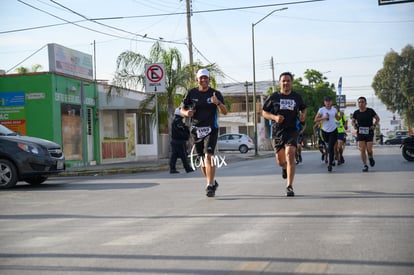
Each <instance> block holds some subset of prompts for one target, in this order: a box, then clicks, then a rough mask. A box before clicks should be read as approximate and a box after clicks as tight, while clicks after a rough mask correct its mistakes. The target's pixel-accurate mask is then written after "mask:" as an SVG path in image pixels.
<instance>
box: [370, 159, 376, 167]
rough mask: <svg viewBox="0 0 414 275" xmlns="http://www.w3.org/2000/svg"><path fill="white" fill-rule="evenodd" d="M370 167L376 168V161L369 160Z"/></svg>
mask: <svg viewBox="0 0 414 275" xmlns="http://www.w3.org/2000/svg"><path fill="white" fill-rule="evenodd" d="M369 165H370V166H371V167H374V166H375V160H374V158H370V159H369Z"/></svg>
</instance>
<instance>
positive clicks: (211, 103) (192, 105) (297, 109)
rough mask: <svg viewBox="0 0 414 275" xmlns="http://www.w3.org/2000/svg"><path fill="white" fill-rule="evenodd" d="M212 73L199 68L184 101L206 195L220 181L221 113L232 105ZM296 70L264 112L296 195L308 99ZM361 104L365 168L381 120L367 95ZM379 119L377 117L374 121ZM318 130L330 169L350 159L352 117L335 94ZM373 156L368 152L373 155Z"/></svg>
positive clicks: (356, 121) (358, 120) (357, 117)
mask: <svg viewBox="0 0 414 275" xmlns="http://www.w3.org/2000/svg"><path fill="white" fill-rule="evenodd" d="M209 81H210V74H209V71H208V70H206V69H200V70H199V71H198V72H197V82H198V87H196V88H193V89H191V90H189V91H188V92H187V94H186V95H185V96H184V98H183V101H182V103H181V105H180V107H179V112H178V115H180V116H182V117H189V118H190V119H191V126H190V132H191V134H192V136H193V141H195V143H194V146H195V152H196V153H197V156H198V158H200V159H202V160H203V161H202V162H203V163H205V166H202V167H200V170H201V171H202V173H203V175H204V177H205V179H206V183H207V184H206V195H207V196H208V197H214V195H215V191H216V190H217V188H218V186H219V184H218V182H217V180H216V179H215V172H216V167H214V165H212V161H211V160H212V158H213V157H214V152H215V147H216V144H217V138H218V133H219V127H218V113H219V112H220V113H222V114H226V113H227V108H226V105H225V103H224V98H223V95H222V94H221V92H219V91H217V90H215V89H213V88H211V87H210V86H209ZM292 84H293V75H292V74H291V73H290V72H284V73H282V74H281V75H280V76H279V85H280V92H274V93H272V94H271V95H270V96H269V97H268V98H267V99H266V100H265V102H264V104H263V109H262V115H263V117H264V118H266V119H268V120H270V121H272V146H273V149H274V152H275V158H276V162H277V164H278V165H279V166H280V167H281V169H282V178H283V179H286V196H289V197H291V196H294V195H295V193H294V190H293V182H294V177H295V170H296V164H297V163H300V162H302V155H301V146H300V145H301V143H302V139H303V131H304V130H305V128H306V124H305V119H306V113H307V105H306V104H305V102H304V101H303V99H302V97H301V96H300V94H298V93H296V92H295V91H293V90H292ZM358 107H359V109H358V110H357V111H355V112H354V113H353V116H352V126H353V127H354V129H355V135H356V137H357V145H358V147H359V149H360V152H361V160H362V163H363V169H362V171H363V172H367V171H368V166H367V159H368V160H369V164H370V166H374V165H375V160H374V158H373V151H372V147H373V137H374V130H375V128H376V127H377V125H378V123H379V117H378V115H377V114H376V113H375V111H374V110H373V109H371V108H368V107H367V106H366V98H364V97H360V98H358ZM373 120H375V122H373ZM314 122H315V126H314V129H315V132H317V133H318V136H319V137H320V138H319V150H320V151H321V153H322V157H321V159H322V160H323V161H325V162H326V163H327V167H328V171H329V172H331V171H332V167H333V166H335V165H336V164H337V165H341V164H343V163H344V162H345V159H344V157H343V152H344V148H345V138H346V136H345V135H346V134H345V131H346V130H347V129H348V120H347V117H346V115H345V114H344V112H343V111H340V110H339V108H338V107H337V106H336V105H333V104H332V98H331V97H330V96H326V97H325V98H324V106H323V107H321V108H320V109H319V110H318V112H317V114H316V116H315V119H314ZM367 156H368V157H367Z"/></svg>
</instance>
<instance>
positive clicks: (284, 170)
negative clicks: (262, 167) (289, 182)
mask: <svg viewBox="0 0 414 275" xmlns="http://www.w3.org/2000/svg"><path fill="white" fill-rule="evenodd" d="M282 178H284V179H287V170H286V169H282Z"/></svg>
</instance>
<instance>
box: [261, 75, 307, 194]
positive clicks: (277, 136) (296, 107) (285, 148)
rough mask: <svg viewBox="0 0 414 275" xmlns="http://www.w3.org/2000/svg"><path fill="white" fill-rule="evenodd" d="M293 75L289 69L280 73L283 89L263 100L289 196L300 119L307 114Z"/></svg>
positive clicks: (293, 172) (291, 191) (291, 189)
mask: <svg viewBox="0 0 414 275" xmlns="http://www.w3.org/2000/svg"><path fill="white" fill-rule="evenodd" d="M292 82H293V76H292V74H291V73H289V72H285V73H282V74H281V75H280V77H279V83H280V93H278V92H276V93H273V94H271V95H270V96H269V97H268V98H267V99H266V101H265V103H264V104H263V111H262V114H263V117H264V118H266V119H268V120H271V121H272V122H273V124H272V145H273V148H274V150H275V157H276V161H277V163H278V164H279V166H280V167H282V177H283V178H284V179H286V178H287V184H286V196H289V197H291V196H294V195H295V193H294V192H293V179H294V177H295V168H296V166H295V165H296V164H295V155H296V147H297V141H298V135H299V132H298V130H297V128H296V119H297V118H298V116H299V120H300V121H301V122H302V123H303V122H304V121H305V117H306V105H305V103H304V102H303V100H302V97H301V96H300V95H299V94H298V93H296V92H293V91H292Z"/></svg>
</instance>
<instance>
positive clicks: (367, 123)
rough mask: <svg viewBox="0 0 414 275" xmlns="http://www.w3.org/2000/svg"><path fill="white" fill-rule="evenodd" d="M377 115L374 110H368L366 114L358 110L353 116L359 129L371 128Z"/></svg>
mask: <svg viewBox="0 0 414 275" xmlns="http://www.w3.org/2000/svg"><path fill="white" fill-rule="evenodd" d="M376 115H377V113H376V112H375V111H374V109H372V108H367V109H366V110H365V111H364V112H361V111H360V110H356V111H355V112H354V114H353V115H352V118H354V119H355V120H356V124H357V125H358V127H361V126H362V127H371V126H372V119H373V118H374V117H375V116H376Z"/></svg>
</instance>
